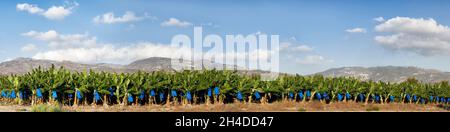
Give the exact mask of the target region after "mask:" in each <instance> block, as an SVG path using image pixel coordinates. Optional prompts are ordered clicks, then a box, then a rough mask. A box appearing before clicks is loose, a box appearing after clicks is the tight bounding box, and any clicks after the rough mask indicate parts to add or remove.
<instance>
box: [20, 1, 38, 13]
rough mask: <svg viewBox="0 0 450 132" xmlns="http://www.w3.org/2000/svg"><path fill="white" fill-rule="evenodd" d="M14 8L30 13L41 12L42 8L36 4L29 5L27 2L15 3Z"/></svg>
mask: <svg viewBox="0 0 450 132" xmlns="http://www.w3.org/2000/svg"><path fill="white" fill-rule="evenodd" d="M16 9H17V10H19V11H28V13H30V14H38V13H43V12H44V10H43V9H41V8H39V7H38V6H37V5H31V4H28V3H22V4H17V5H16Z"/></svg>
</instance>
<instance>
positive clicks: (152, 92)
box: [150, 89, 155, 97]
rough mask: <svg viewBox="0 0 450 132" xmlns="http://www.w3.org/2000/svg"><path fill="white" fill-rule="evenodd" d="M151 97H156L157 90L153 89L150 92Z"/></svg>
mask: <svg viewBox="0 0 450 132" xmlns="http://www.w3.org/2000/svg"><path fill="white" fill-rule="evenodd" d="M150 96H151V97H154V96H155V90H153V89H152V90H150Z"/></svg>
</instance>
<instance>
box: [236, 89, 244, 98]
mask: <svg viewBox="0 0 450 132" xmlns="http://www.w3.org/2000/svg"><path fill="white" fill-rule="evenodd" d="M237 99H238V100H242V99H243V98H242V93H241V91H238V93H237Z"/></svg>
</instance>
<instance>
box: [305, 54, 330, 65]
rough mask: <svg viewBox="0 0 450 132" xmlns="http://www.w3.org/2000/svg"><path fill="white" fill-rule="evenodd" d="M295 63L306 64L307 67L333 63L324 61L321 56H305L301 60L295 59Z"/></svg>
mask: <svg viewBox="0 0 450 132" xmlns="http://www.w3.org/2000/svg"><path fill="white" fill-rule="evenodd" d="M296 62H297V63H300V64H307V65H319V64H326V63H332V62H334V61H333V60H328V59H325V58H324V57H323V56H320V55H307V56H306V57H305V58H303V59H297V60H296Z"/></svg>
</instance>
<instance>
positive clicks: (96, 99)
mask: <svg viewBox="0 0 450 132" xmlns="http://www.w3.org/2000/svg"><path fill="white" fill-rule="evenodd" d="M94 99H95V101H96V102H98V101H100V95H99V94H98V92H97V90H94Z"/></svg>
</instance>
